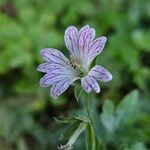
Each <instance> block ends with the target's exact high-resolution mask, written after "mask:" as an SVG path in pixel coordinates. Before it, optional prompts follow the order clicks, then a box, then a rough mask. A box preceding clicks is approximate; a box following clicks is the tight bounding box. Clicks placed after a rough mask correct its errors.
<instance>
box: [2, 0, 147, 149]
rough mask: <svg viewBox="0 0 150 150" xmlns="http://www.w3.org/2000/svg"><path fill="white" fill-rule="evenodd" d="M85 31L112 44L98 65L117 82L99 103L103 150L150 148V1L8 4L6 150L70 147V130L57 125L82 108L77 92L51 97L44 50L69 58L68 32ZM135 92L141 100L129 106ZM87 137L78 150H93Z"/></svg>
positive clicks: (105, 87) (105, 88)
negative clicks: (44, 81) (42, 69)
mask: <svg viewBox="0 0 150 150" xmlns="http://www.w3.org/2000/svg"><path fill="white" fill-rule="evenodd" d="M85 24H89V25H91V26H92V27H94V28H95V29H96V31H97V36H99V35H105V36H107V37H108V42H107V44H106V47H105V49H104V52H103V53H102V54H101V55H100V56H98V57H97V59H96V61H95V63H98V64H101V65H103V66H104V67H106V68H107V69H108V70H110V71H111V72H112V74H113V77H114V79H113V80H112V81H111V82H109V84H103V83H101V89H102V92H101V93H100V94H98V95H97V96H96V98H93V99H92V100H91V101H95V103H96V104H95V105H96V106H97V110H94V111H93V114H94V115H95V116H96V117H95V118H96V120H95V122H97V123H96V126H98V127H95V129H98V131H97V132H98V133H99V137H100V139H101V141H102V143H103V147H105V149H108V150H114V149H119V150H146V149H149V148H150V128H149V127H150V119H149V118H150V107H149V106H150V94H149V91H150V78H149V77H150V68H149V67H150V1H149V0H132V1H131V0H112V1H109V0H93V1H92V0H82V1H81V0H75V1H73V0H72V1H70V0H42V1H41V0H8V1H7V0H1V1H0V150H31V149H32V150H48V149H49V150H51V149H52V150H53V149H56V145H59V144H60V142H62V141H60V140H59V135H60V134H62V133H63V132H64V130H65V128H66V127H67V126H66V127H64V125H62V124H58V123H56V122H55V121H54V119H53V117H57V116H60V115H63V116H70V115H73V114H75V113H76V112H77V111H80V108H81V104H80V102H79V103H78V102H77V101H76V100H75V97H74V96H73V88H70V89H69V90H68V91H67V92H65V94H63V95H62V96H61V97H60V98H59V100H57V101H55V100H52V99H51V98H50V97H49V89H45V88H44V89H43V88H40V86H39V84H38V81H39V79H40V77H41V76H42V74H40V73H39V72H37V71H36V67H37V66H38V64H40V63H41V62H42V60H41V58H40V56H39V50H40V49H41V48H44V47H55V48H57V49H60V50H62V52H64V53H65V54H66V55H68V51H67V50H66V48H65V45H64V41H63V35H64V30H65V29H66V27H67V26H69V25H75V26H77V27H79V28H80V27H81V26H83V25H85ZM134 89H137V90H138V91H139V92H137V91H134V92H132V93H130V94H128V96H126V97H125V98H124V99H125V100H124V99H123V97H124V96H125V95H126V94H127V93H129V92H131V91H132V90H134ZM106 99H107V100H106ZM108 99H109V100H108ZM122 99H123V100H122ZM122 120H123V121H122ZM83 137H84V134H83V135H81V136H80V137H79V138H80V139H79V140H78V141H76V143H75V146H74V148H75V149H85V144H84V140H83Z"/></svg>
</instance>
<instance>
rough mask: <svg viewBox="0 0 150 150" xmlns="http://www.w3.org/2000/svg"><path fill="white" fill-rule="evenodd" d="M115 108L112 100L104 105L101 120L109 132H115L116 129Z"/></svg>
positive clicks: (106, 101)
mask: <svg viewBox="0 0 150 150" xmlns="http://www.w3.org/2000/svg"><path fill="white" fill-rule="evenodd" d="M114 112H115V108H114V104H113V102H112V101H110V100H105V102H104V105H103V113H102V114H101V116H100V118H101V121H102V124H103V125H104V126H105V127H106V128H107V130H108V131H109V132H113V130H114V127H115V124H114V123H115V116H114Z"/></svg>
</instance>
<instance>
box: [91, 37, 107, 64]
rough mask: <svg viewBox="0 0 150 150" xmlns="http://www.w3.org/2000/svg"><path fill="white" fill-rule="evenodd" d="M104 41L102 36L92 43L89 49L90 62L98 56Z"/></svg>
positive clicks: (105, 39)
mask: <svg viewBox="0 0 150 150" xmlns="http://www.w3.org/2000/svg"><path fill="white" fill-rule="evenodd" d="M106 41H107V38H106V37H105V36H102V37H99V38H97V39H96V40H94V41H93V42H92V44H91V45H90V48H89V57H90V61H92V60H93V59H94V58H95V57H96V56H97V55H98V54H100V53H101V52H102V50H103V48H104V46H105V43H106Z"/></svg>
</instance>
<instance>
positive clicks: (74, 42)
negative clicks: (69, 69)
mask: <svg viewBox="0 0 150 150" xmlns="http://www.w3.org/2000/svg"><path fill="white" fill-rule="evenodd" d="M64 39H65V44H66V47H67V48H68V50H69V51H70V53H71V55H72V56H73V57H74V58H75V59H77V60H78V59H79V58H80V52H79V35H78V30H77V28H76V27H74V26H70V27H68V28H67V29H66V31H65V35H64Z"/></svg>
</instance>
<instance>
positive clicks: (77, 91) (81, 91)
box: [74, 85, 83, 101]
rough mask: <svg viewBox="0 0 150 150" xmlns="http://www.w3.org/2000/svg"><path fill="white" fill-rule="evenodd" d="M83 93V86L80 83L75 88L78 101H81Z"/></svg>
mask: <svg viewBox="0 0 150 150" xmlns="http://www.w3.org/2000/svg"><path fill="white" fill-rule="evenodd" d="M82 93H83V88H82V87H81V86H79V85H77V86H75V88H74V95H75V98H76V100H77V101H79V99H80V97H81V95H82Z"/></svg>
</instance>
